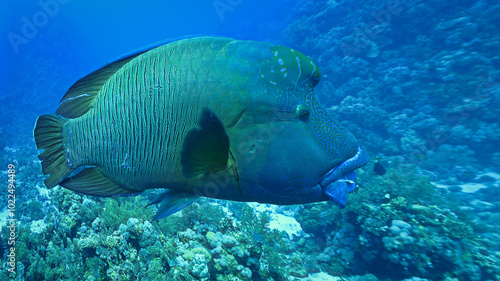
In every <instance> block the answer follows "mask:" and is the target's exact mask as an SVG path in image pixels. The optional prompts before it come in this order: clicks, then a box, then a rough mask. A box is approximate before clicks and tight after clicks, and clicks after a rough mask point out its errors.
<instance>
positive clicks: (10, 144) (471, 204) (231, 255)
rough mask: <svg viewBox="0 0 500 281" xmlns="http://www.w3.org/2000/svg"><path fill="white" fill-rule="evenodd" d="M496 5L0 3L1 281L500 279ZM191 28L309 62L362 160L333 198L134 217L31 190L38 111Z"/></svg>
mask: <svg viewBox="0 0 500 281" xmlns="http://www.w3.org/2000/svg"><path fill="white" fill-rule="evenodd" d="M499 15H500V4H498V3H497V2H496V1H489V0H479V1H468V0H461V1H451V0H450V1H449V0H441V1H418V0H412V1H406V2H404V3H403V2H399V1H396V0H389V1H316V0H310V1H307V0H303V1H293V0H277V1H261V0H257V1H250V0H214V1H212V0H206V1H202V0H197V1H178V0H176V1H165V0H151V1H125V2H124V1H96V0H90V1H77V0H41V1H26V0H23V1H2V2H0V34H1V36H2V37H1V38H2V39H1V40H0V109H1V111H0V135H1V137H0V164H1V166H0V170H1V171H2V172H3V173H2V174H1V175H2V178H1V179H0V181H1V182H2V186H3V182H6V183H8V179H9V177H8V175H9V173H10V174H12V173H15V174H16V179H17V183H16V189H15V190H16V191H15V193H16V200H17V201H16V207H15V214H16V216H15V218H16V219H17V221H18V225H17V228H16V230H15V237H16V239H17V240H16V241H17V243H16V248H15V253H16V266H15V270H16V273H17V277H13V276H14V275H9V271H8V269H9V268H12V265H11V264H9V263H8V261H9V259H10V258H9V256H8V254H9V253H10V249H9V247H10V244H8V241H9V240H8V237H9V235H10V236H11V235H13V234H12V231H11V230H10V229H9V228H7V227H6V226H7V225H8V222H7V221H6V218H7V215H8V213H7V210H10V209H9V208H8V202H7V200H8V198H7V195H8V194H7V192H8V191H2V193H0V197H1V199H0V211H3V212H2V213H1V215H0V225H1V226H2V231H1V232H0V234H1V239H0V241H1V246H2V247H1V249H0V256H1V258H2V264H1V266H0V268H1V270H2V272H1V273H0V274H1V275H0V279H1V280H4V279H5V280H7V279H8V278H13V279H12V280H238V279H231V278H239V280H447V281H451V280H499V279H500V270H499V268H500V255H499V254H498V253H499V252H500V243H499V241H500V229H499V228H498V219H500V215H499V212H500V166H499V163H500V128H499V125H498V120H499V118H500V110H499V108H500V86H499V85H500V57H499V55H498V54H500V35H499V32H498V24H499V23H500V17H499ZM202 35H210V36H225V37H231V38H235V39H245V40H255V41H265V42H271V43H276V44H280V45H284V46H288V47H291V48H294V49H297V50H299V51H301V52H302V53H304V54H306V55H308V56H310V57H311V58H312V59H313V60H314V61H315V62H316V63H317V65H318V66H319V67H320V68H321V71H322V77H321V81H320V83H319V85H318V86H317V87H316V95H317V96H318V98H319V100H320V102H321V103H322V104H323V105H324V106H325V107H326V108H327V109H328V112H329V113H330V114H331V115H333V116H334V117H335V118H336V119H337V120H339V121H340V122H341V123H342V125H344V126H345V127H346V128H347V129H349V130H350V131H351V132H352V133H353V134H354V135H355V136H356V138H357V139H358V141H359V142H360V143H361V144H362V145H363V146H364V147H365V148H366V150H367V151H368V153H369V154H370V156H371V160H370V162H369V163H368V165H366V166H365V167H364V168H362V169H360V170H358V173H357V174H358V179H357V183H358V189H357V190H356V191H354V192H353V193H351V194H350V195H349V201H348V203H347V207H346V208H345V209H343V210H339V209H338V208H337V207H336V206H335V205H333V204H327V203H316V204H306V205H303V206H280V207H278V206H274V205H267V206H266V205H251V207H250V208H249V207H248V206H247V205H246V204H245V203H227V202H225V201H215V200H214V201H210V200H201V201H200V202H199V204H198V203H197V204H193V205H192V206H190V207H188V208H186V210H183V211H182V212H180V215H178V216H176V217H174V218H168V219H164V220H160V221H159V222H153V223H150V220H151V218H152V216H153V215H154V212H152V211H150V210H149V209H144V208H142V207H143V206H145V205H146V204H147V199H148V198H147V197H146V196H143V197H137V199H136V198H125V199H123V198H120V199H116V198H111V199H103V198H96V197H90V196H86V195H80V194H76V193H73V192H68V191H64V190H63V189H62V188H59V187H58V188H55V189H53V190H50V191H47V189H46V188H45V187H44V186H43V179H44V176H43V174H42V172H41V165H40V162H39V161H38V159H37V158H36V155H37V154H38V153H39V152H40V151H37V150H36V147H35V143H34V141H33V126H34V124H35V120H36V118H37V116H39V115H40V114H47V113H54V112H55V110H56V109H57V106H58V104H59V101H60V99H61V98H62V96H63V95H64V93H65V92H66V91H67V89H68V88H69V87H70V86H71V85H72V84H73V83H75V82H76V81H77V80H78V79H80V78H81V77H83V76H85V75H87V74H89V73H90V72H92V71H94V70H96V69H99V68H100V67H102V66H104V65H106V64H107V63H109V62H112V61H114V60H115V59H117V58H120V57H123V56H125V55H127V54H132V53H134V52H137V51H138V50H144V48H145V47H146V46H155V45H158V44H159V43H161V42H171V41H174V40H178V39H181V38H189V37H195V36H202ZM377 162H378V163H379V164H380V165H382V166H383V167H384V172H381V171H380V169H378V170H377V169H375V170H374V165H375V163H377ZM9 164H11V165H13V166H15V168H12V169H11V168H10V167H9V166H8V165H9ZM377 165H378V164H377ZM9 169H10V170H11V172H9ZM5 186H7V184H5ZM3 190H7V188H5V189H3ZM149 197H151V196H149ZM117 202H118V203H117ZM72 206H74V207H72ZM222 207H224V208H222ZM148 210H149V211H148ZM96 218H99V219H96ZM115 240H116V241H115ZM38 245H40V246H38ZM45 269H47V270H45ZM76 276H79V277H76ZM15 278H17V279H15ZM155 278H157V279H155ZM307 278H309V279H307Z"/></svg>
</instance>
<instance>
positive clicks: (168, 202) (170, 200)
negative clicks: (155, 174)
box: [148, 189, 199, 221]
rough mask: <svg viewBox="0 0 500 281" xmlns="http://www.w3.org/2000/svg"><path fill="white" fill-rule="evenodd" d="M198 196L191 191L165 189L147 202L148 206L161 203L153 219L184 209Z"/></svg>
mask: <svg viewBox="0 0 500 281" xmlns="http://www.w3.org/2000/svg"><path fill="white" fill-rule="evenodd" d="M198 197H199V196H198V195H195V194H192V193H188V192H182V191H175V190H170V189H167V190H166V191H165V192H163V193H161V194H159V195H158V196H156V197H155V199H153V201H151V203H149V204H148V206H150V205H152V204H158V203H161V205H160V207H159V208H158V213H156V215H155V216H154V217H153V221H155V220H159V219H163V218H166V217H168V216H170V215H171V214H173V213H176V212H178V211H180V210H182V209H184V208H185V207H187V206H189V205H191V204H192V203H193V202H194V201H196V199H198Z"/></svg>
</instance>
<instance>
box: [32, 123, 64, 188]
mask: <svg viewBox="0 0 500 281" xmlns="http://www.w3.org/2000/svg"><path fill="white" fill-rule="evenodd" d="M67 120H68V119H66V118H64V117H62V116H59V115H53V114H45V115H40V116H39V117H38V119H37V120H36V124H35V129H34V131H33V134H34V137H35V143H36V148H38V149H43V150H44V151H43V152H42V153H40V154H39V155H38V159H40V160H41V161H42V172H43V173H44V174H45V175H50V176H49V177H48V178H46V179H45V181H44V183H45V186H47V187H48V188H52V187H54V186H56V185H58V184H59V183H60V182H62V181H63V180H64V179H66V178H67V177H68V176H69V175H70V174H71V172H72V171H73V170H74V169H73V168H70V167H68V165H67V160H66V156H65V155H64V145H63V137H62V126H63V125H64V123H66V121H67Z"/></svg>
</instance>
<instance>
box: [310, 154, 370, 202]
mask: <svg viewBox="0 0 500 281" xmlns="http://www.w3.org/2000/svg"><path fill="white" fill-rule="evenodd" d="M366 163H368V153H366V151H365V150H364V149H363V148H362V147H358V152H357V153H356V155H354V156H353V157H351V158H349V159H347V160H346V161H344V162H342V163H340V164H339V165H338V166H336V167H335V168H333V169H331V170H330V171H329V172H328V173H326V175H325V176H324V177H323V179H322V180H321V182H320V184H319V185H320V186H321V188H322V189H323V193H324V195H325V196H326V197H327V198H328V201H331V202H333V203H335V204H337V205H338V206H339V208H341V209H342V208H344V207H345V205H346V203H347V196H348V195H349V193H350V192H352V191H354V190H355V189H356V173H355V172H354V170H356V169H358V168H360V167H362V166H364V165H366Z"/></svg>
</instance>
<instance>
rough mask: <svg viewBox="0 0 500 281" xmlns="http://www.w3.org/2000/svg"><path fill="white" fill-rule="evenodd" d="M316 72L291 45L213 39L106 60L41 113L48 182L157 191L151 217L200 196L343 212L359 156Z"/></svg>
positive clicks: (362, 155)
mask: <svg viewBox="0 0 500 281" xmlns="http://www.w3.org/2000/svg"><path fill="white" fill-rule="evenodd" d="M320 77H321V74H320V70H319V68H318V66H317V65H316V64H315V63H314V62H313V61H311V59H309V58H308V57H307V56H305V55H303V54H302V53H300V52H298V51H296V50H294V49H290V48H286V47H282V46H278V45H273V44H270V43H264V42H255V41H241V40H233V39H229V38H220V37H200V38H191V39H185V40H180V41H176V42H172V43H169V44H165V45H162V46H159V47H156V48H153V49H150V50H148V51H145V52H142V53H139V54H135V55H133V56H129V57H126V58H124V59H121V60H119V61H116V62H113V63H111V64H109V65H107V66H105V67H103V68H101V69H99V70H97V71H95V72H93V73H91V74H89V75H87V76H86V77H84V78H82V79H80V80H79V81H77V82H76V83H75V84H74V85H73V86H72V87H71V88H70V89H69V90H68V92H67V93H66V95H65V96H64V97H63V98H62V100H61V103H60V105H59V108H58V109H57V111H56V114H55V115H41V116H39V117H38V120H37V122H36V126H35V129H34V136H35V141H36V145H37V148H39V149H44V151H43V152H42V153H40V155H39V156H38V157H39V158H40V160H41V161H42V170H43V173H44V174H46V175H50V176H49V177H48V178H47V179H45V185H46V186H47V187H48V188H52V187H54V186H56V185H61V186H63V187H65V188H67V189H70V190H73V191H76V192H81V193H84V194H88V195H95V196H119V195H135V194H139V193H141V192H143V191H144V190H146V189H150V188H162V189H165V192H164V193H162V194H161V195H159V196H157V198H155V199H154V200H153V202H152V203H160V202H161V203H162V204H161V205H160V208H159V211H158V214H157V215H156V216H155V219H159V218H162V217H166V216H168V215H170V214H172V213H174V212H176V211H178V210H180V209H182V208H184V207H185V206H187V205H189V204H190V203H192V202H194V201H195V200H196V199H197V198H198V197H199V196H205V197H211V198H218V199H226V200H235V201H246V202H253V201H255V202H262V203H272V204H280V205H288V204H303V203H312V202H319V201H327V200H330V201H333V202H335V203H337V204H338V205H339V206H340V207H343V206H344V205H345V203H346V201H347V195H348V194H349V192H351V191H353V190H354V188H355V186H356V183H355V174H354V172H353V171H354V170H355V169H357V168H359V167H361V166H363V165H365V164H366V162H367V158H368V157H367V154H366V152H365V151H364V150H363V149H362V148H360V146H359V145H358V142H357V140H356V139H355V137H354V136H353V135H352V134H351V133H350V132H349V131H348V130H347V129H345V128H344V127H342V126H341V125H339V124H338V123H337V122H336V121H335V120H333V119H332V118H331V117H330V116H329V115H328V113H327V112H326V111H325V110H324V109H323V107H322V106H321V105H320V104H319V102H318V101H317V99H316V97H315V95H314V87H315V86H316V84H318V82H319V80H320ZM79 167H83V169H82V168H80V169H78V168H79Z"/></svg>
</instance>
